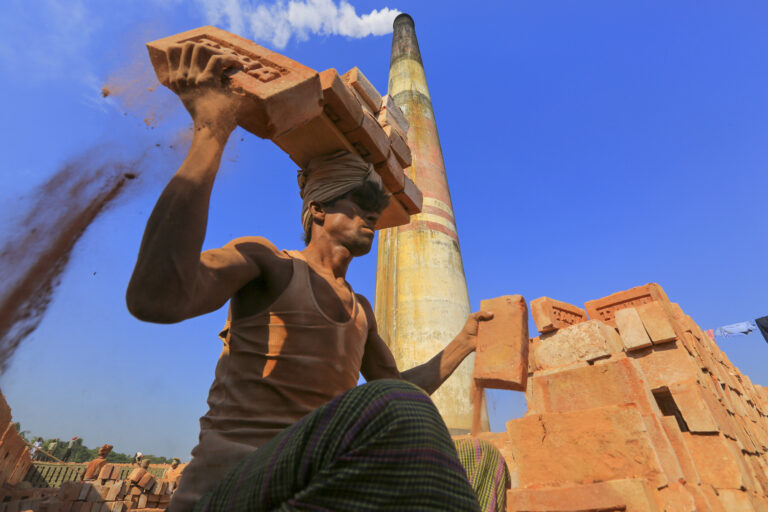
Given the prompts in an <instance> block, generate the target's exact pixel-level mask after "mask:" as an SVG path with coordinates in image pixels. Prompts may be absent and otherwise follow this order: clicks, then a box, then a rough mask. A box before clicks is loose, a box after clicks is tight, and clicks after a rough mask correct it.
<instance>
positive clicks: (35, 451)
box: [29, 437, 43, 460]
mask: <svg viewBox="0 0 768 512" xmlns="http://www.w3.org/2000/svg"><path fill="white" fill-rule="evenodd" d="M42 448H43V438H42V437H38V438H37V439H35V442H34V443H32V448H31V449H30V450H29V456H30V457H32V460H37V459H38V457H40V450H41V449H42Z"/></svg>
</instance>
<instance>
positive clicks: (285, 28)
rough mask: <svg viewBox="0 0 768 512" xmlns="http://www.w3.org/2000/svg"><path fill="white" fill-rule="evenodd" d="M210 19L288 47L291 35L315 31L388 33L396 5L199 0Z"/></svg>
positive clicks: (304, 36) (300, 36)
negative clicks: (360, 7)
mask: <svg viewBox="0 0 768 512" xmlns="http://www.w3.org/2000/svg"><path fill="white" fill-rule="evenodd" d="M198 1H199V2H200V4H201V5H202V6H203V9H204V13H205V17H206V19H207V20H208V22H209V23H211V24H214V25H220V26H224V27H225V28H226V29H227V30H230V31H232V32H235V33H236V34H240V35H242V36H244V37H249V36H250V37H253V38H254V39H258V40H262V41H269V42H270V43H271V44H272V45H274V46H275V47H277V48H285V46H286V45H287V44H288V42H289V41H290V40H291V38H295V39H296V40H297V41H306V40H307V39H308V38H309V36H310V35H312V34H320V35H341V36H347V37H354V38H360V37H367V36H371V35H373V36H379V35H384V34H389V33H390V32H392V22H393V21H394V19H395V16H397V15H398V14H400V11H398V10H397V9H390V8H388V7H383V8H381V9H374V10H372V11H371V12H369V13H367V14H362V15H360V14H357V11H356V10H355V8H354V6H352V5H351V4H349V3H348V2H346V1H345V0H339V2H338V3H336V2H335V1H334V0H290V1H288V2H284V1H277V2H272V3H265V2H262V3H257V4H252V3H251V2H249V1H248V0H198Z"/></svg>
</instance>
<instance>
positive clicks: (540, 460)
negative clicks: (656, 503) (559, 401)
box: [507, 404, 668, 487]
mask: <svg viewBox="0 0 768 512" xmlns="http://www.w3.org/2000/svg"><path fill="white" fill-rule="evenodd" d="M507 431H508V432H509V435H510V447H511V451H512V452H513V456H514V460H515V464H516V465H517V467H518V468H519V475H520V484H521V485H522V486H523V487H529V486H533V485H541V486H547V485H564V484H566V483H568V482H573V483H583V482H588V481H589V482H592V481H602V480H614V479H620V478H631V477H639V478H646V479H648V481H649V482H650V483H651V485H653V486H655V487H661V486H664V485H666V484H667V483H668V479H667V477H666V476H665V474H664V472H663V470H662V468H661V465H660V462H659V459H658V457H657V455H656V451H655V450H654V448H653V445H652V443H651V439H650V437H649V435H648V431H647V429H646V427H645V423H644V422H643V418H642V417H641V415H640V412H639V411H638V408H637V406H636V405H635V404H625V405H617V406H610V407H601V408H597V409H587V410H584V411H574V412H566V413H545V414H531V415H528V416H525V417H523V418H520V419H516V420H511V421H509V422H507Z"/></svg>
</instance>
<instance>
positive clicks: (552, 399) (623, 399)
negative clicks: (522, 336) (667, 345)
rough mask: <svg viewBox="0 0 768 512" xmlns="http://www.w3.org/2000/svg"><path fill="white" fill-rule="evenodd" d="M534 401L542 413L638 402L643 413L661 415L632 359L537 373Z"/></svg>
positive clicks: (532, 380)
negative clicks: (548, 372) (549, 372)
mask: <svg viewBox="0 0 768 512" xmlns="http://www.w3.org/2000/svg"><path fill="white" fill-rule="evenodd" d="M531 386H533V396H532V401H533V403H534V404H535V410H536V411H540V412H567V411H578V410H582V409H593V408H595V407H605V406H609V405H619V404H626V403H636V404H638V406H639V407H640V410H641V411H642V413H643V414H658V413H659V410H658V408H657V407H656V403H655V400H654V399H653V396H652V395H651V392H650V390H649V389H648V387H647V385H646V383H645V381H644V380H643V377H642V375H641V374H640V372H638V370H637V368H636V367H635V366H634V365H633V363H632V360H630V359H619V360H616V361H609V362H608V363H607V364H605V365H600V366H584V367H580V368H568V369H564V370H561V371H559V372H556V373H551V374H548V375H546V374H545V375H542V374H539V373H535V374H534V376H533V378H532V379H531Z"/></svg>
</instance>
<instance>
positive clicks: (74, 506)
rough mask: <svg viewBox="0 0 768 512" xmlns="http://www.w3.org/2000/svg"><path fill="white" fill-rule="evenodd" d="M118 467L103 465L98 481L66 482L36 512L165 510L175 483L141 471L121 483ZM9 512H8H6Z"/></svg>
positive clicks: (141, 469)
mask: <svg viewBox="0 0 768 512" xmlns="http://www.w3.org/2000/svg"><path fill="white" fill-rule="evenodd" d="M120 473H121V467H120V466H118V465H113V464H105V465H104V466H103V467H102V468H101V470H100V471H99V475H98V478H96V479H94V480H84V481H80V482H66V483H64V484H63V485H62V486H61V488H59V489H58V493H57V494H56V495H55V496H52V497H50V498H49V499H48V500H46V501H42V502H40V503H38V504H37V507H36V508H34V510H39V511H40V512H46V511H47V512H122V511H124V510H142V511H148V510H154V509H165V508H166V507H167V506H168V503H169V502H170V501H171V496H172V495H173V491H174V490H175V488H176V482H169V481H167V480H164V479H160V478H157V477H156V476H154V475H153V474H152V473H150V472H149V471H147V470H146V469H144V468H138V467H137V468H135V469H134V470H133V471H131V473H130V474H129V475H128V478H127V479H125V480H121V479H119V478H120ZM0 511H2V509H0ZM9 512H10V511H9Z"/></svg>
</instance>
